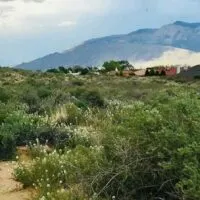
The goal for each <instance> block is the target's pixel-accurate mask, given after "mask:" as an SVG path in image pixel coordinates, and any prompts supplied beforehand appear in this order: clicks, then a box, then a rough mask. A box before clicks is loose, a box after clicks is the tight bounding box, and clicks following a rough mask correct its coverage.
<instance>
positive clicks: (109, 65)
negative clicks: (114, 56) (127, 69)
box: [103, 60, 120, 72]
mask: <svg viewBox="0 0 200 200" xmlns="http://www.w3.org/2000/svg"><path fill="white" fill-rule="evenodd" d="M103 67H104V68H105V71H106V72H110V71H114V70H115V69H116V68H117V69H120V64H119V62H117V61H114V60H111V61H110V62H105V63H104V64H103Z"/></svg>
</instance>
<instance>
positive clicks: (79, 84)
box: [72, 79, 84, 86]
mask: <svg viewBox="0 0 200 200" xmlns="http://www.w3.org/2000/svg"><path fill="white" fill-rule="evenodd" d="M72 85H75V86H83V85H84V82H83V81H81V80H78V79H77V80H73V81H72Z"/></svg>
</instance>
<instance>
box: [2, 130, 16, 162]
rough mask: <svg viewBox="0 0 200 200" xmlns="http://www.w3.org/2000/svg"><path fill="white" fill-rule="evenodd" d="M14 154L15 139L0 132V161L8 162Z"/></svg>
mask: <svg viewBox="0 0 200 200" xmlns="http://www.w3.org/2000/svg"><path fill="white" fill-rule="evenodd" d="M15 154H16V143H15V138H14V136H13V135H12V134H9V133H6V132H0V160H9V159H12V158H14V156H15Z"/></svg>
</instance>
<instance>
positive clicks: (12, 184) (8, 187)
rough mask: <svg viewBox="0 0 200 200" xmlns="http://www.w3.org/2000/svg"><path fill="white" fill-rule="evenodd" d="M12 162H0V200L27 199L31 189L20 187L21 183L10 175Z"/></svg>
mask: <svg viewBox="0 0 200 200" xmlns="http://www.w3.org/2000/svg"><path fill="white" fill-rule="evenodd" d="M13 168H14V163H12V162H0V200H29V199H31V195H32V193H31V191H29V190H24V189H22V185H21V184H20V183H18V182H17V181H15V180H14V179H13V176H12V172H13Z"/></svg>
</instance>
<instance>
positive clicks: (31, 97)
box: [21, 88, 40, 113]
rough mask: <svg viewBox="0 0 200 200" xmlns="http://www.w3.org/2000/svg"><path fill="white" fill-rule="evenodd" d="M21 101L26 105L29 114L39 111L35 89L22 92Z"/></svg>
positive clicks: (38, 99)
mask: <svg viewBox="0 0 200 200" xmlns="http://www.w3.org/2000/svg"><path fill="white" fill-rule="evenodd" d="M21 101H22V102H23V103H26V104H27V105H28V107H29V110H28V112H29V113H36V112H38V111H39V110H40V103H39V101H40V98H39V96H38V93H37V91H36V90H35V89H32V88H29V89H27V90H24V91H23V93H22V95H21Z"/></svg>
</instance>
